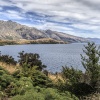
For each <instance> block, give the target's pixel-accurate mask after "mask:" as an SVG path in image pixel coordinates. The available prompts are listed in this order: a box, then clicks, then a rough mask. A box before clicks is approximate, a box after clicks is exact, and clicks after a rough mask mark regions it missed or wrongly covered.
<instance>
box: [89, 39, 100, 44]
mask: <svg viewBox="0 0 100 100" xmlns="http://www.w3.org/2000/svg"><path fill="white" fill-rule="evenodd" d="M88 40H89V41H92V42H95V43H100V38H88Z"/></svg>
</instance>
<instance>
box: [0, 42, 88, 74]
mask: <svg viewBox="0 0 100 100" xmlns="http://www.w3.org/2000/svg"><path fill="white" fill-rule="evenodd" d="M83 45H84V44H83V43H73V44H28V45H6V46H0V51H1V53H2V54H8V55H11V56H13V57H14V58H15V60H18V58H17V56H18V52H20V51H25V52H27V53H38V54H39V55H40V59H41V60H42V62H43V64H45V65H47V68H46V69H47V70H49V71H50V72H59V71H61V69H62V66H68V67H70V66H73V67H74V68H76V69H80V70H83V71H84V68H83V66H82V64H81V56H80V54H83V51H82V49H83V48H84V46H83ZM85 45H86V44H85Z"/></svg>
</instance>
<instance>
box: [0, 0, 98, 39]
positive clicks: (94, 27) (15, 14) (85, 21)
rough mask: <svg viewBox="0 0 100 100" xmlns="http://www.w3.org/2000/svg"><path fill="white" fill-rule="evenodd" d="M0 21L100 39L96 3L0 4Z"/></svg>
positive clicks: (31, 0)
mask: <svg viewBox="0 0 100 100" xmlns="http://www.w3.org/2000/svg"><path fill="white" fill-rule="evenodd" d="M0 20H12V21H16V22H19V23H21V24H25V25H28V26H31V27H36V28H38V29H42V30H46V29H51V30H54V31H60V32H64V33H68V34H71V35H76V36H80V37H93V38H100V0H0Z"/></svg>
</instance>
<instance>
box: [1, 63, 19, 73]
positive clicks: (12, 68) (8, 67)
mask: <svg viewBox="0 0 100 100" xmlns="http://www.w3.org/2000/svg"><path fill="white" fill-rule="evenodd" d="M0 66H1V67H2V68H4V69H5V70H7V71H8V72H9V73H10V74H12V73H14V72H15V71H17V70H18V69H19V65H12V64H10V65H9V64H6V63H4V62H0Z"/></svg>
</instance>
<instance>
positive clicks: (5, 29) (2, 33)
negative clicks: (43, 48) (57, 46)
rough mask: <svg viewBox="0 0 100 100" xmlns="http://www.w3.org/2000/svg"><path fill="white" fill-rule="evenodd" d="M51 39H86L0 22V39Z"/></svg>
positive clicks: (66, 40)
mask: <svg viewBox="0 0 100 100" xmlns="http://www.w3.org/2000/svg"><path fill="white" fill-rule="evenodd" d="M42 38H51V39H54V40H58V41H64V42H84V41H86V39H84V38H81V37H76V36H72V35H69V34H65V33H61V32H56V31H51V30H45V31H41V30H38V29H36V28H34V27H28V26H25V25H21V24H18V23H16V22H12V21H0V39H4V40H20V39H26V40H36V39H42Z"/></svg>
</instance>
